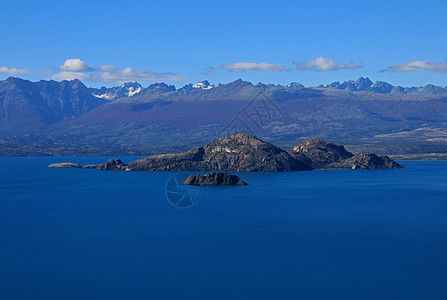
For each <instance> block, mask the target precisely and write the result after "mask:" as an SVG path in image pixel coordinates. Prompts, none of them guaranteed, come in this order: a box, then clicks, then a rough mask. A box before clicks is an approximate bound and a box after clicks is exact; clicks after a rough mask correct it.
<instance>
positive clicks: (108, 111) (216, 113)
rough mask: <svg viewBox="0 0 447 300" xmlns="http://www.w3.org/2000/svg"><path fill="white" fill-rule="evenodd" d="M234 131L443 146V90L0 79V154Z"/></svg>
mask: <svg viewBox="0 0 447 300" xmlns="http://www.w3.org/2000/svg"><path fill="white" fill-rule="evenodd" d="M241 131H244V132H248V133H250V134H256V135H257V136H259V137H260V138H262V139H263V140H266V141H269V142H274V143H275V144H278V145H280V146H281V147H289V146H291V145H292V142H293V141H296V140H300V139H304V138H308V137H311V136H318V137H320V138H323V139H326V140H329V141H332V142H337V143H341V144H346V145H347V146H348V148H349V149H351V150H352V151H354V152H361V151H365V150H371V151H374V152H378V153H384V154H390V153H404V152H408V153H410V152H414V153H421V152H443V151H445V152H447V93H446V88H445V87H436V86H433V85H426V86H424V87H419V88H403V87H394V86H392V85H390V84H388V83H384V82H375V83H372V81H370V80H369V79H368V78H362V77H361V78H359V79H358V80H357V81H346V82H344V83H341V84H340V83H332V84H329V85H325V86H319V87H304V86H303V85H302V84H299V83H291V84H289V85H285V86H281V85H273V84H262V83H259V84H256V85H254V84H252V83H250V82H246V81H243V80H240V79H239V80H236V81H233V82H230V83H227V84H219V85H217V86H214V85H211V84H210V83H209V82H208V81H202V82H199V83H196V84H188V85H186V86H184V87H182V88H179V89H176V87H175V86H173V85H168V84H165V83H155V84H152V85H149V86H148V87H146V88H143V87H142V86H141V85H140V84H138V83H125V84H123V85H121V86H118V87H114V88H105V87H103V88H101V89H95V88H88V87H86V86H85V85H84V84H83V83H82V82H81V81H79V80H72V81H62V82H56V81H44V80H41V81H39V82H30V81H27V80H23V79H19V78H13V77H11V78H8V79H6V80H4V81H0V155H14V154H16V152H17V149H25V148H26V147H30V148H29V150H27V152H26V153H23V152H21V155H26V154H27V153H28V154H29V155H33V154H35V153H39V155H45V154H49V155H56V154H61V153H62V154H65V155H67V154H70V153H71V154H76V153H83V154H89V153H90V154H96V153H104V151H105V152H106V153H111V152H112V153H114V151H115V152H116V153H120V154H126V153H127V154H141V153H144V154H148V153H159V152H165V151H166V150H167V149H169V150H170V151H171V152H172V151H173V150H179V151H180V150H181V151H183V150H187V149H189V148H191V147H194V146H196V145H200V144H201V143H203V142H205V141H207V140H210V139H214V138H217V137H219V136H225V135H229V134H232V133H237V132H241ZM29 145H33V146H29ZM39 145H41V146H39ZM49 145H52V146H49ZM64 145H65V147H64ZM25 146H26V147H25ZM39 147H40V148H39ZM64 148H65V149H72V152H61V149H64ZM80 148H82V151H81V150H76V149H80ZM86 148H88V149H90V150H88V151H86V150H85V149H86ZM360 148H362V149H360ZM26 149H28V148H26ZM56 149H58V150H56ZM92 149H97V150H92ZM101 149H103V150H101ZM113 149H119V151H118V150H113ZM357 150H358V151H357ZM91 151H93V152H91ZM95 151H97V152H95Z"/></svg>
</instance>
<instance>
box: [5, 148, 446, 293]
mask: <svg viewBox="0 0 447 300" xmlns="http://www.w3.org/2000/svg"><path fill="white" fill-rule="evenodd" d="M105 159H106V158H102V157H69V158H60V157H40V158H0V298H1V299H135V298H137V299H138V298H140V299H447V162H402V164H403V165H405V166H407V169H405V170H327V171H308V172H296V173H240V174H239V175H240V177H241V178H242V179H243V180H245V181H247V182H248V183H249V184H250V185H249V186H239V187H202V188H200V198H199V201H198V202H197V203H196V204H195V205H194V206H192V207H190V208H187V209H179V208H176V207H174V206H173V205H171V204H170V203H169V202H168V201H167V199H166V197H165V187H166V184H167V182H168V180H169V179H170V178H171V177H172V176H173V173H168V172H165V173H163V172H160V173H159V172H120V171H95V170H83V169H47V168H45V167H46V166H47V165H48V164H50V163H53V162H65V161H71V162H77V163H80V164H86V163H100V162H103V161H105ZM122 159H123V161H125V162H129V161H130V160H133V159H134V158H130V157H124V158H122ZM176 174H178V173H176ZM182 176H183V177H184V176H185V174H180V177H182ZM181 192H183V189H182V190H181Z"/></svg>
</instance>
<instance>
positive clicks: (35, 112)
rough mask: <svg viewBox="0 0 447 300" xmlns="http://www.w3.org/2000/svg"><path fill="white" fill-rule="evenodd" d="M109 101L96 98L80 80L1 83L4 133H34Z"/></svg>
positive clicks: (0, 127)
mask: <svg viewBox="0 0 447 300" xmlns="http://www.w3.org/2000/svg"><path fill="white" fill-rule="evenodd" d="M105 103H107V101H105V100H102V99H98V98H96V97H94V96H93V95H92V94H91V93H90V91H89V90H88V88H87V87H86V86H85V85H84V84H83V83H82V82H81V81H79V80H77V79H76V80H72V81H62V82H56V81H45V80H41V81H39V82H31V81H28V80H23V79H19V78H14V77H10V78H8V79H7V80H4V81H0V131H24V132H32V131H35V130H38V129H44V128H46V127H48V126H49V125H51V124H55V123H57V122H60V121H63V120H67V119H74V118H78V117H80V116H82V115H83V114H85V113H87V112H89V111H91V110H93V109H95V108H96V107H98V106H101V105H103V104H105Z"/></svg>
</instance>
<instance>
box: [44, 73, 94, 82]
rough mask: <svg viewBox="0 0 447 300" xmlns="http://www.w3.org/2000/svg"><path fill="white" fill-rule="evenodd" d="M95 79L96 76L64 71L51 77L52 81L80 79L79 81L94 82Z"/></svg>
mask: <svg viewBox="0 0 447 300" xmlns="http://www.w3.org/2000/svg"><path fill="white" fill-rule="evenodd" d="M93 78H94V75H92V74H85V73H82V72H70V71H63V72H59V73H56V74H54V75H53V76H51V78H50V79H54V80H73V79H79V80H92V79H93Z"/></svg>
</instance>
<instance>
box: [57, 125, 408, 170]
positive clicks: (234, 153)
mask: <svg viewBox="0 0 447 300" xmlns="http://www.w3.org/2000/svg"><path fill="white" fill-rule="evenodd" d="M55 165H61V164H55ZM65 165H67V166H59V167H76V168H80V167H81V166H79V165H76V164H65ZM51 166H52V167H54V165H51ZM84 168H90V169H93V168H94V169H96V170H126V171H176V172H178V171H215V172H223V171H226V172H293V171H304V170H313V169H398V168H403V167H402V166H401V165H399V164H398V163H396V162H395V161H393V160H392V159H390V158H389V157H387V156H384V155H375V154H372V153H360V154H357V155H354V154H352V153H351V152H349V151H347V150H346V149H345V147H343V146H341V145H336V144H333V143H327V142H325V141H322V140H320V139H319V138H309V139H306V140H304V141H303V142H301V143H300V144H299V145H297V146H296V147H294V148H293V149H292V150H291V151H289V152H286V151H284V150H282V149H281V148H279V147H277V146H274V145H272V144H270V143H266V142H264V141H262V140H260V139H258V138H256V137H254V136H251V135H249V134H247V133H238V134H233V135H229V136H226V137H221V138H219V139H217V140H213V141H212V142H210V143H209V144H207V145H206V146H204V147H197V148H193V149H191V150H189V151H187V152H184V153H176V154H162V155H155V156H151V157H145V158H142V159H139V160H136V161H133V162H130V163H129V164H128V165H126V164H124V163H123V162H122V161H121V160H119V159H109V160H108V161H106V162H105V163H103V164H99V165H87V166H85V167H84Z"/></svg>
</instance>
